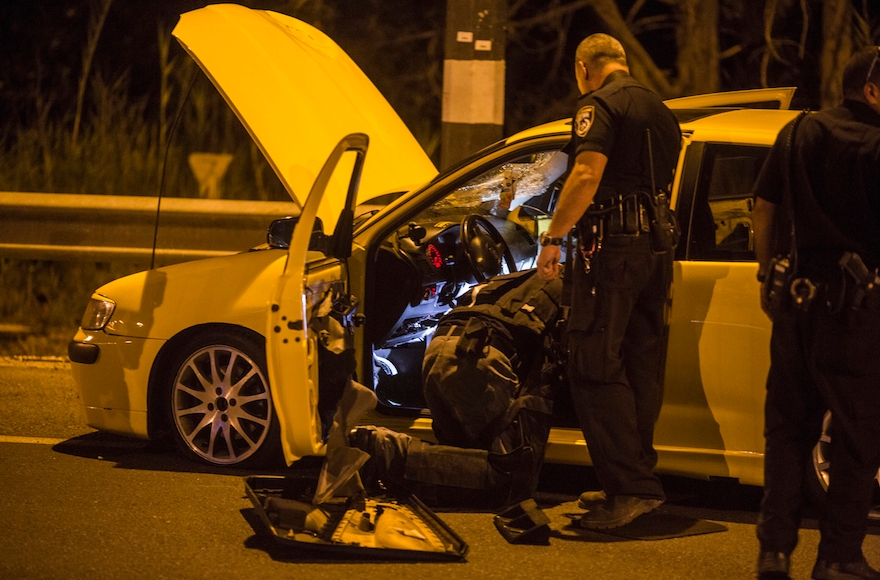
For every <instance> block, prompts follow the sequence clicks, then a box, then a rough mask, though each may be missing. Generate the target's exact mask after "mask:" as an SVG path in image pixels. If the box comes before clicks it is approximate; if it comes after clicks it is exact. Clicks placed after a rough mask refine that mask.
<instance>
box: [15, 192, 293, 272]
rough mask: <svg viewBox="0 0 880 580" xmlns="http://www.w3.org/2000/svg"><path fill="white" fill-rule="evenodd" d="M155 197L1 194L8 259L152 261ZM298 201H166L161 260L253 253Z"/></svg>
mask: <svg viewBox="0 0 880 580" xmlns="http://www.w3.org/2000/svg"><path fill="white" fill-rule="evenodd" d="M157 203H158V200H157V198H155V197H137V196H123V195H78V194H62V193H12V192H0V256H3V257H11V258H19V259H32V260H56V261H67V260H71V261H77V260H78V261H94V262H120V261H128V262H132V263H145V264H149V262H150V258H151V254H152V251H153V235H154V231H156V230H155V228H156V210H157ZM290 215H299V206H298V205H297V204H296V203H294V202H292V201H291V202H267V201H237V200H216V199H191V198H163V199H162V201H161V212H160V216H159V227H158V233H157V237H156V241H157V243H156V265H167V264H172V263H176V262H185V261H187V260H193V259H197V258H206V257H211V256H222V255H227V254H233V253H236V252H241V251H245V250H247V249H248V248H252V247H254V246H257V245H259V244H261V243H263V242H265V241H266V228H267V227H268V225H269V223H270V222H271V221H272V220H273V219H277V218H279V217H284V216H290Z"/></svg>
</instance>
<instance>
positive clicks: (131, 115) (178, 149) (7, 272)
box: [0, 0, 289, 356]
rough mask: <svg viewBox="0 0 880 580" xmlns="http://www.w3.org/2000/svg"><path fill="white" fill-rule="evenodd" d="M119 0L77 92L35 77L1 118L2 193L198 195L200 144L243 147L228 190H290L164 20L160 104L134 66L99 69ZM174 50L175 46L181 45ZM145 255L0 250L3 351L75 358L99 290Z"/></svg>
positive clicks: (258, 196)
mask: <svg viewBox="0 0 880 580" xmlns="http://www.w3.org/2000/svg"><path fill="white" fill-rule="evenodd" d="M110 2H111V0H101V2H100V3H99V4H96V7H97V9H98V10H99V11H100V13H98V14H97V15H96V17H94V18H93V19H92V21H91V25H90V30H89V35H88V40H87V42H86V46H85V48H84V49H83V58H82V63H83V64H82V74H81V78H80V80H79V83H78V84H77V94H76V97H75V98H67V99H66V101H69V102H68V104H67V105H65V104H64V103H63V102H62V101H63V100H64V99H62V98H59V97H58V95H56V94H54V93H51V92H49V93H46V92H45V90H44V89H43V87H45V86H47V85H49V84H50V83H49V82H48V80H47V79H38V80H37V81H36V82H35V83H34V88H33V95H32V96H33V98H32V99H30V105H29V107H30V108H29V109H28V110H26V111H18V112H17V113H19V114H11V115H8V118H9V119H10V121H9V123H8V124H7V125H6V126H4V127H0V191H21V192H52V193H77V194H96V195H113V194H116V195H143V196H156V195H157V194H158V192H159V191H160V188H161V190H162V195H163V196H174V197H198V196H199V195H200V191H199V184H198V182H197V180H196V178H195V177H194V175H193V173H192V170H191V169H190V167H189V155H190V154H191V153H194V152H208V153H228V154H231V155H232V156H233V162H232V163H231V165H230V166H229V168H228V170H227V172H226V174H225V176H224V178H223V180H222V182H221V188H220V191H219V193H220V197H223V198H226V199H247V200H268V201H281V200H289V197H288V195H287V193H286V191H285V190H284V188H283V186H282V185H281V183H280V182H279V181H278V179H277V178H276V177H275V175H274V172H273V171H272V169H271V168H270V167H269V165H268V163H267V162H266V160H265V158H264V157H263V156H262V154H261V153H260V152H259V151H258V150H257V148H256V146H255V145H254V143H253V141H252V140H251V139H250V137H249V136H248V135H247V132H246V130H245V129H244V128H243V127H242V126H241V124H240V122H239V121H238V119H237V118H236V117H235V114H234V113H233V112H232V111H231V110H230V109H229V107H228V106H227V105H226V103H225V102H224V101H223V99H222V97H221V96H220V95H219V93H217V91H216V90H215V89H214V87H213V86H212V85H211V83H210V81H209V80H208V79H207V78H206V77H205V76H204V75H203V74H202V73H201V72H200V71H198V69H197V67H196V66H195V64H194V63H193V62H192V61H191V60H190V59H189V58H188V57H186V55H185V54H184V53H183V51H182V50H181V49H180V48H179V47H174V46H172V44H171V43H172V39H171V35H170V33H169V31H168V30H167V29H165V28H163V27H162V26H160V27H159V30H158V38H159V54H160V63H159V66H158V67H157V74H158V76H159V79H160V87H161V88H160V91H159V95H158V101H157V103H153V104H152V105H153V106H152V107H151V106H150V105H151V103H150V101H149V100H148V99H147V98H134V97H132V96H131V94H130V91H129V78H128V75H125V74H124V75H122V76H120V77H118V78H115V79H107V78H105V77H104V75H102V74H101V72H100V71H92V66H91V63H92V57H93V56H94V51H95V50H96V46H97V45H98V42H97V38H98V36H99V35H100V33H101V29H102V27H103V22H104V18H105V17H106V11H107V10H108V8H109V6H110ZM175 49H176V50H175ZM146 267H148V265H144V264H124V263H118V264H117V263H112V264H108V263H84V262H61V261H51V260H18V259H11V258H6V257H3V256H2V255H0V289H2V291H0V356H15V355H18V356H65V355H66V349H67V342H68V341H69V339H70V338H71V337H72V336H73V334H74V333H75V332H76V329H77V326H78V323H79V320H80V317H81V316H82V313H83V311H84V309H85V306H86V303H87V302H88V299H89V297H90V296H91V293H92V292H93V291H94V290H95V289H96V288H98V287H99V286H101V285H102V284H105V283H106V282H109V281H110V280H113V279H115V278H118V277H120V276H124V275H127V274H130V273H133V272H136V271H140V270H143V269H145V268H146Z"/></svg>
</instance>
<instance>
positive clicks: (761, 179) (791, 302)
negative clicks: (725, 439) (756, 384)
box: [753, 47, 880, 580]
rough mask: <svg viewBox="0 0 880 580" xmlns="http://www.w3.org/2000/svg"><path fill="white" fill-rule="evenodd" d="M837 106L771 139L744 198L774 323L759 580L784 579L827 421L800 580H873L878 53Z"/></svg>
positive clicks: (879, 395)
mask: <svg viewBox="0 0 880 580" xmlns="http://www.w3.org/2000/svg"><path fill="white" fill-rule="evenodd" d="M843 92H844V101H843V104H842V105H840V106H838V107H837V108H834V109H830V110H826V111H822V112H819V113H815V114H811V115H806V116H804V117H802V118H801V119H800V121H799V123H797V124H795V122H792V123H791V124H789V125H788V126H787V127H786V128H785V129H783V131H782V132H781V133H780V135H779V138H778V139H777V141H776V144H775V145H774V146H773V148H772V149H771V151H770V154H769V156H768V158H767V161H766V162H765V164H764V167H763V169H762V171H761V173H760V174H759V176H758V181H757V183H756V186H755V195H756V197H757V199H756V203H755V209H754V212H753V222H754V229H755V250H756V253H757V256H758V262H759V270H758V279H759V280H760V281H762V282H764V286H763V287H762V292H761V306H762V308H763V309H764V310H765V312H767V314H768V315H769V316H770V317H771V319H772V320H773V334H772V338H771V342H770V361H771V364H770V373H769V376H768V377H767V399H766V406H765V428H764V435H765V438H766V452H765V456H764V499H763V502H762V504H761V515H760V518H759V521H758V527H757V534H758V540H759V543H760V555H759V559H758V577H759V578H787V577H788V571H789V557H790V555H791V552H792V550H794V547H795V545H796V544H797V539H798V526H799V523H800V513H801V507H802V505H803V503H804V488H805V485H804V484H805V480H804V478H805V477H809V475H807V474H808V473H809V471H810V469H809V468H810V453H811V449H812V448H813V446H814V445H815V444H816V441H817V440H818V439H819V436H820V433H821V428H822V420H823V416H824V414H825V412H826V410H830V411H831V421H832V427H833V432H832V438H831V444H830V457H829V459H830V465H831V480H830V485H829V486H828V493H827V507H826V509H825V510H824V513H823V515H822V516H821V518H820V525H819V529H820V532H821V541H820V542H819V554H818V559H817V561H816V564H815V566H814V568H813V573H812V577H813V578H816V579H826V578H827V579H831V580H833V579H836V578H880V573H878V572H877V571H876V570H874V569H872V568H871V567H870V566H869V565H868V563H867V562H866V561H865V558H864V556H863V554H862V550H861V546H862V541H863V540H864V537H865V532H866V520H867V515H868V510H869V508H870V502H871V499H872V497H871V496H872V488H873V485H874V481H873V480H874V477H875V476H876V475H877V468H878V466H880V364H878V360H880V296H878V290H877V284H878V279H877V266H878V265H880V48H878V47H869V48H865V49H863V50H860V51H858V52H857V53H855V55H853V57H852V58H851V59H850V61H849V63H848V64H847V66H846V68H845V70H844V73H843ZM795 126H796V128H794V127H795ZM792 131H794V134H793V137H792ZM786 183H788V184H789V185H788V188H787V193H784V194H783V190H785V189H786ZM790 218H793V221H794V228H793V229H792V227H791V223H790ZM777 255H787V260H778V259H777V260H774V256H777Z"/></svg>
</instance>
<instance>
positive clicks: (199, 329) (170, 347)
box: [147, 322, 269, 440]
mask: <svg viewBox="0 0 880 580" xmlns="http://www.w3.org/2000/svg"><path fill="white" fill-rule="evenodd" d="M230 331H232V332H235V333H239V334H241V335H242V336H244V337H246V338H248V339H250V340H253V341H254V342H255V343H257V344H259V345H261V346H262V349H263V354H264V356H265V350H266V338H265V337H264V336H263V335H262V334H260V333H258V332H255V331H254V330H251V329H250V328H248V327H246V326H240V325H237V324H228V323H221V322H213V323H206V324H199V325H196V326H191V327H189V328H187V329H184V330H182V331H180V332H179V333H177V334H176V335H174V336H172V337H171V338H170V339H168V340H167V341H166V342H165V344H164V345H162V348H161V349H159V353H158V354H157V355H156V358H155V360H154V361H153V366H152V368H151V369H150V378H149V383H148V385H147V435H148V437H149V438H150V439H151V440H157V439H167V438H168V437H169V435H170V434H171V432H170V429H172V428H173V427H172V426H171V425H169V424H168V421H167V418H166V416H165V413H163V412H162V408H163V404H164V403H163V395H164V393H163V388H164V387H165V384H166V381H165V379H166V378H167V375H168V372H169V370H170V369H169V366H170V364H171V361H172V360H173V358H174V356H175V355H176V353H177V351H178V350H179V349H180V348H181V347H182V346H183V345H185V344H186V343H188V342H190V341H191V340H193V339H195V338H196V337H198V336H202V335H205V334H209V333H216V332H230ZM266 380H267V381H268V380H269V378H268V376H267V377H266Z"/></svg>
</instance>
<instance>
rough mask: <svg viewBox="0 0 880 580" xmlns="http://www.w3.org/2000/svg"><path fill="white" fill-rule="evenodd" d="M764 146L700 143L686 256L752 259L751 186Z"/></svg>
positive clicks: (723, 259) (752, 202)
mask: <svg viewBox="0 0 880 580" xmlns="http://www.w3.org/2000/svg"><path fill="white" fill-rule="evenodd" d="M768 151H769V148H767V147H758V146H747V145H730V144H720V143H708V144H706V147H705V150H704V153H703V159H702V162H701V164H700V171H699V178H698V180H697V190H696V196H695V199H694V207H693V212H692V215H691V226H690V236H689V237H690V240H689V243H690V248H689V250H690V251H689V252H688V256H689V258H690V259H692V260H712V261H732V262H743V261H753V260H755V252H754V235H753V229H752V208H753V205H754V199H753V198H754V195H753V193H752V186H753V184H754V183H755V179H756V178H757V177H758V172H759V171H760V170H761V166H762V165H763V163H764V159H765V158H766V157H767V153H768Z"/></svg>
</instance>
